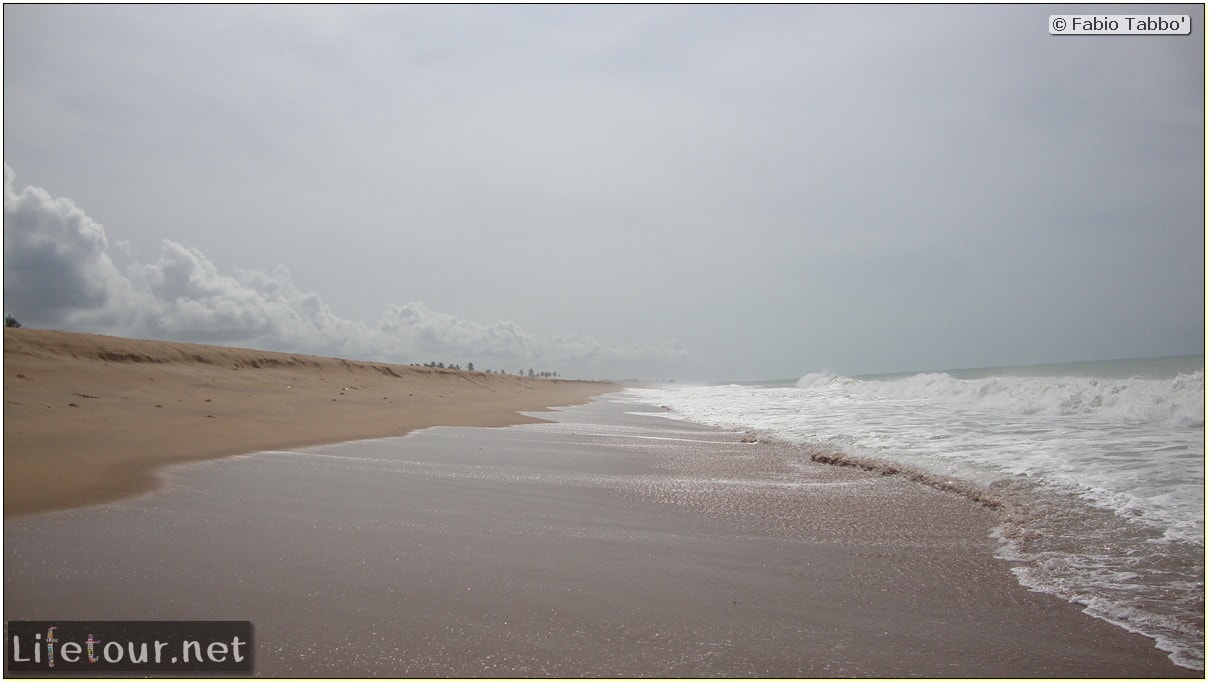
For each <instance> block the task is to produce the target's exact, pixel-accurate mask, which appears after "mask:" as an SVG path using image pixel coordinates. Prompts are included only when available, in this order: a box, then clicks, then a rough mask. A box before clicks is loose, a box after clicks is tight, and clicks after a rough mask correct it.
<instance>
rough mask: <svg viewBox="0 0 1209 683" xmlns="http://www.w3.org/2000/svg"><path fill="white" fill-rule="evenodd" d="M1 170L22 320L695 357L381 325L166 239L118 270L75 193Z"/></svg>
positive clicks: (221, 339) (405, 317) (12, 286)
mask: <svg viewBox="0 0 1209 683" xmlns="http://www.w3.org/2000/svg"><path fill="white" fill-rule="evenodd" d="M15 178H16V175H15V173H14V172H13V171H12V169H11V168H9V167H8V165H7V164H6V165H5V167H4V306H5V311H6V312H7V313H9V314H12V315H14V316H16V317H17V318H18V320H20V321H21V322H22V323H23V324H27V325H31V326H35V327H53V328H59V329H69V330H78V331H84V332H96V333H101V334H113V335H119V336H131V337H144V338H150V339H172V340H180V341H194V342H201V343H210V344H227V345H234V346H247V347H251V348H260V349H266V350H280V351H295V352H300V353H314V354H320V355H334V356H341V357H348V358H363V359H371V360H382V361H391V362H402V363H411V362H427V361H441V362H448V363H458V364H462V365H465V364H466V363H470V362H473V363H475V364H476V366H477V367H478V368H492V369H498V370H506V371H509V372H515V371H517V370H522V369H524V370H527V369H529V368H535V369H538V370H555V371H558V372H560V373H562V374H563V375H564V376H565V375H569V374H579V375H581V376H583V375H587V376H612V377H619V376H652V375H659V374H660V373H663V372H667V371H672V370H675V369H680V368H685V367H687V366H689V365H692V364H695V363H696V362H698V361H699V360H700V359H698V358H696V357H695V356H693V355H692V354H691V353H689V352H688V351H686V350H685V349H683V348H681V347H680V345H679V344H677V343H675V342H669V343H666V344H663V345H654V346H652V345H640V344H626V343H616V342H602V341H597V340H596V339H594V338H592V337H575V336H557V337H552V338H540V337H536V336H534V335H531V334H529V333H527V332H525V330H524V329H523V328H522V327H521V326H520V325H518V324H516V323H514V322H509V321H497V322H492V323H480V322H477V321H473V320H467V319H465V318H460V317H458V316H456V315H451V314H448V313H441V312H437V311H433V310H430V309H429V308H427V307H426V306H425V305H424V304H422V303H417V302H410V303H405V304H395V305H391V306H389V307H388V308H387V310H386V312H385V313H384V314H383V316H382V317H381V319H380V320H379V321H378V322H377V323H376V324H373V325H371V324H366V323H363V322H359V321H355V320H350V319H347V318H344V317H342V316H340V315H338V314H337V313H335V312H333V311H332V310H331V308H330V307H328V305H327V304H325V303H324V302H323V300H322V299H321V298H320V296H319V295H318V294H316V293H314V292H306V291H302V290H300V289H299V288H298V287H297V286H295V285H294V283H293V282H292V280H291V276H290V271H289V269H288V268H286V267H285V266H283V265H279V266H277V267H276V268H274V269H272V270H269V271H266V270H259V269H248V270H239V271H235V272H232V273H226V272H223V271H222V270H221V269H220V268H219V267H218V266H217V265H216V264H215V263H214V262H212V261H211V260H210V259H209V258H207V257H206V255H205V254H204V253H202V252H201V251H200V250H198V249H196V248H194V247H190V246H187V245H184V244H181V243H179V242H176V241H172V240H165V241H164V242H163V244H162V246H161V251H160V254H159V257H158V258H157V259H156V260H155V261H154V262H152V263H132V264H130V265H129V266H127V267H126V268H125V269H122V268H119V267H118V265H117V264H115V262H114V259H113V258H111V255H110V252H111V249H113V250H116V251H118V252H121V254H120V255H122V256H128V255H129V253H130V249H129V245H127V244H125V243H124V242H122V241H118V240H112V241H111V240H110V239H109V238H108V237H107V235H106V231H105V228H104V227H103V226H102V225H100V224H99V223H97V222H96V221H94V220H93V219H91V218H90V217H89V216H88V215H87V214H86V213H85V212H84V211H83V210H82V209H80V207H78V206H76V205H75V203H74V202H72V201H71V200H70V199H67V198H64V197H58V198H56V197H52V196H51V195H50V193H48V192H47V191H46V190H44V189H42V188H38V187H24V188H18V186H17V184H16V180H15Z"/></svg>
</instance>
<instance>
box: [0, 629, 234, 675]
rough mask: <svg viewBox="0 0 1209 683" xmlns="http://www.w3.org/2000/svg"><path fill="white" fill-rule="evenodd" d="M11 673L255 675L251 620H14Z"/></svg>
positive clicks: (8, 660)
mask: <svg viewBox="0 0 1209 683" xmlns="http://www.w3.org/2000/svg"><path fill="white" fill-rule="evenodd" d="M4 635H5V638H4V650H5V653H4V655H5V656H4V663H5V668H6V670H7V672H10V673H33V672H37V673H39V674H55V673H63V674H70V675H72V676H73V677H74V676H79V675H80V674H86V673H88V672H95V673H104V672H118V671H121V672H127V673H130V672H135V673H156V672H173V671H178V672H185V671H189V672H195V673H200V672H245V673H247V672H251V671H252V622H250V621H10V622H8V623H7V624H6V632H5V634H4Z"/></svg>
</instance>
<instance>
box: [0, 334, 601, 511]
mask: <svg viewBox="0 0 1209 683" xmlns="http://www.w3.org/2000/svg"><path fill="white" fill-rule="evenodd" d="M612 388H614V387H612V386H611V385H608V384H602V383H596V382H570V381H558V380H547V379H531V378H522V377H518V376H508V375H497V374H485V373H482V372H460V371H454V370H443V369H436V368H425V367H412V366H402V365H390V364H385V363H369V362H359V361H349V360H342V359H338V358H323V357H318V356H307V355H304V354H287V353H272V352H266V351H253V350H248V349H236V348H228V347H220V346H207V345H201V344H183V343H173V342H155V341H145V340H137V339H123V338H119V337H107V336H100V335H90V334H76V333H67V332H56V331H51V330H34V329H29V328H20V329H10V328H6V329H5V331H4V515H5V517H9V516H13V515H21V514H29V513H33V512H44V511H48V510H61V509H66V508H70V507H73V506H77V505H90V504H96V503H101V502H106V501H112V500H117V499H120V498H123V497H126V496H130V495H134V494H138V493H142V492H146V491H149V490H151V489H152V488H154V487H155V486H156V485H157V484H158V481H159V479H158V476H157V474H156V472H157V471H158V469H159V468H161V467H163V466H164V465H169V464H172V463H177V462H185V461H190V460H198V459H207V458H215V457H222V456H227V455H233V454H236V453H248V452H251V451H258V450H264V449H269V448H292V447H298V446H305V445H313V444H320V443H335V442H339V441H347V440H350V439H363V438H373V437H386V436H398V435H401V434H406V433H407V432H410V431H411V430H413V429H420V428H423V427H430V426H433V425H465V426H480V427H498V426H503V425H509V424H518V423H522V422H534V421H539V418H537V417H534V416H529V417H525V416H522V415H520V414H518V413H517V411H540V410H543V409H544V408H546V407H547V406H560V405H570V404H574V403H579V402H581V401H584V400H586V399H587V398H588V397H590V396H594V395H597V394H600V393H604V392H605V391H609V390H611V389H612Z"/></svg>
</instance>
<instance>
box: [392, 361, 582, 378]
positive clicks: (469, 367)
mask: <svg viewBox="0 0 1209 683" xmlns="http://www.w3.org/2000/svg"><path fill="white" fill-rule="evenodd" d="M412 365H415V366H418V367H425V368H441V369H444V370H461V369H462V366H460V365H458V364H456V363H450V364H448V365H446V364H445V363H444V362H442V361H430V362H428V363H424V364H423V365H422V366H421V365H420V364H419V363H412ZM466 369H467V370H468V371H470V372H475V369H474V363H467V364H466ZM478 372H482V373H485V374H488V375H508V374H511V373H509V372H505V371H503V370H478ZM516 374H517V376H519V377H541V378H544V379H549V378H552V377H558V373H557V372H549V371H546V372H534V371H533V368H529V370H528V371H527V372H526V371H525V370H517V371H516Z"/></svg>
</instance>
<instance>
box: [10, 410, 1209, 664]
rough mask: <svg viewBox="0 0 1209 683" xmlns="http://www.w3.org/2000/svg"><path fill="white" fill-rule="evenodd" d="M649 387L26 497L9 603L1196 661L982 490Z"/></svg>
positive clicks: (579, 652) (462, 656)
mask: <svg viewBox="0 0 1209 683" xmlns="http://www.w3.org/2000/svg"><path fill="white" fill-rule="evenodd" d="M632 410H633V404H627V403H624V402H620V401H613V400H608V399H606V400H603V401H593V402H590V403H587V404H584V405H578V406H574V407H569V408H566V409H562V410H559V411H557V412H556V413H554V414H552V415H551V417H552V418H554V419H553V420H552V421H549V422H545V423H541V424H529V425H523V426H517V427H513V428H509V429H462V428H441V429H430V430H424V431H422V432H419V433H416V434H413V435H411V436H409V437H408V438H406V439H385V440H370V441H359V442H348V443H340V444H333V445H329V446H323V447H315V448H307V449H300V450H299V451H296V452H280V451H269V452H261V453H256V454H251V455H247V456H239V457H235V458H228V459H223V460H213V461H210V462H205V463H198V464H195V465H191V466H189V467H182V468H173V469H172V470H171V472H170V474H169V475H168V476H167V481H168V483H169V485H168V486H166V487H164V488H162V489H160V490H159V491H157V492H155V493H154V494H152V495H150V496H146V497H143V498H140V499H137V500H125V501H121V502H119V503H116V504H113V505H105V506H100V507H97V508H94V509H90V510H69V511H65V512H61V513H56V514H52V515H41V516H36V517H28V518H24V519H20V520H10V521H7V522H6V524H5V534H6V539H8V540H6V547H5V563H6V574H5V582H6V589H7V594H8V595H9V596H10V597H11V600H9V601H8V602H7V603H6V606H5V609H6V615H5V616H6V618H7V619H25V620H47V619H50V620H54V619H60V620H71V619H74V620H88V619H96V618H99V617H107V618H114V617H115V616H116V615H121V616H122V617H123V618H127V619H148V620H154V619H169V620H171V619H185V620H188V619H248V620H251V621H252V622H253V624H254V628H255V639H256V641H255V646H256V649H255V662H254V667H255V668H254V670H253V675H255V676H270V677H281V676H302V677H314V676H322V677H331V676H337V677H348V676H353V677H362V676H364V677H381V676H389V677H408V678H414V677H420V678H425V677H455V678H463V677H511V678H515V677H559V678H568V677H673V678H680V677H691V678H700V677H741V678H747V677H757V678H786V677H791V678H798V677H808V678H809V677H828V678H835V677H843V678H863V677H885V676H891V677H932V678H952V677H1012V678H1014V677H1025V678H1035V677H1046V678H1049V677H1083V676H1087V677H1109V678H1116V677H1140V678H1156V677H1194V678H1195V677H1197V674H1196V673H1194V672H1190V671H1187V670H1182V669H1180V668H1179V667H1176V666H1175V665H1174V664H1172V663H1171V662H1170V661H1168V660H1167V658H1166V657H1165V656H1164V655H1163V653H1162V652H1160V651H1158V650H1156V649H1155V648H1154V646H1153V642H1152V641H1151V640H1150V639H1148V638H1145V637H1142V636H1137V635H1133V634H1129V633H1127V632H1125V631H1124V630H1122V629H1119V628H1118V627H1116V626H1113V625H1111V624H1108V623H1107V622H1103V621H1100V620H1097V619H1094V618H1092V617H1090V616H1088V615H1086V614H1083V613H1082V611H1081V610H1080V609H1079V607H1078V606H1076V605H1071V604H1068V603H1065V602H1063V601H1062V600H1058V599H1055V598H1053V597H1052V596H1050V595H1045V594H1040V593H1034V592H1031V591H1028V590H1027V589H1025V588H1023V587H1022V586H1020V585H1019V584H1018V583H1017V582H1016V581H1015V580H1014V579H1013V578H1012V576H1011V574H1010V572H1009V571H1008V570H1007V565H1006V564H1005V563H1004V562H1002V561H1000V560H996V559H994V558H993V557H991V556H990V553H989V550H990V545H991V541H990V539H989V538H988V537H987V534H986V528H987V524H988V523H989V522H990V521H991V517H992V515H991V513H990V512H989V511H988V510H986V509H984V508H980V507H978V506H976V505H972V504H971V503H970V502H969V501H968V500H966V499H964V498H961V497H959V496H956V495H954V494H952V493H948V492H943V491H938V490H936V489H932V488H929V487H927V486H923V485H921V484H918V483H915V482H911V481H909V480H906V479H903V478H900V477H886V476H881V475H879V474H877V473H872V472H864V471H860V470H855V469H853V468H840V467H833V466H828V465H823V464H819V463H808V462H802V461H801V459H800V457H799V456H800V454H799V453H795V452H793V451H792V449H787V448H785V447H783V446H780V445H778V444H772V443H747V442H744V441H743V438H744V435H742V434H740V433H734V432H724V431H719V430H713V429H710V428H708V427H703V426H700V425H694V424H691V423H680V422H673V421H665V420H663V418H659V417H655V416H639V415H633V414H631V413H630V412H629V411H632ZM350 491H356V492H357V495H356V496H350V495H348V494H349V492H350ZM81 556H84V557H88V558H89V561H88V562H81V561H80V557H81ZM48 572H49V573H50V574H51V575H53V576H54V580H53V581H47V580H46V577H47V575H48ZM98 585H103V586H104V590H97V586H98ZM300 653H303V654H304V656H300Z"/></svg>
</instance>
